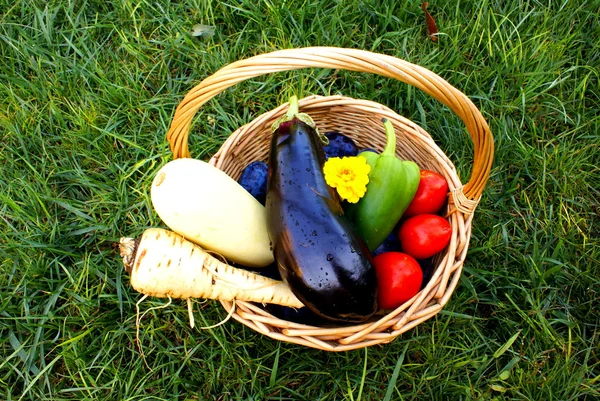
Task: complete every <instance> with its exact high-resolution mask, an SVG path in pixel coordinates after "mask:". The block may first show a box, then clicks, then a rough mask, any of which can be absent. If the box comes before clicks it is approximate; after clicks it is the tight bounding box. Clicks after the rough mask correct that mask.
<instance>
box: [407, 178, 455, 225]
mask: <svg viewBox="0 0 600 401" xmlns="http://www.w3.org/2000/svg"><path fill="white" fill-rule="evenodd" d="M447 199H448V182H447V181H446V179H445V178H444V177H443V176H441V175H440V174H438V173H436V172H435V171H430V170H421V181H419V187H418V188H417V192H416V193H415V197H414V198H413V200H412V201H411V202H410V204H409V205H408V208H407V209H406V211H405V212H404V214H403V215H402V217H411V216H416V215H418V214H437V213H438V212H439V211H440V209H441V208H442V206H444V204H445V203H446V200H447Z"/></svg>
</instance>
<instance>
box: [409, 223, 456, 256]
mask: <svg viewBox="0 0 600 401" xmlns="http://www.w3.org/2000/svg"><path fill="white" fill-rule="evenodd" d="M451 236H452V226H450V223H448V220H446V219H444V218H443V217H441V216H438V215H436V214H419V215H417V216H413V217H411V218H409V219H406V220H405V221H404V222H403V223H402V225H401V226H400V229H399V230H398V239H400V244H401V245H402V251H403V252H405V253H407V254H409V255H410V256H412V257H413V258H416V259H426V258H429V257H432V256H433V255H435V254H437V253H439V252H441V251H442V250H444V248H446V246H447V245H448V243H449V242H450V237H451Z"/></svg>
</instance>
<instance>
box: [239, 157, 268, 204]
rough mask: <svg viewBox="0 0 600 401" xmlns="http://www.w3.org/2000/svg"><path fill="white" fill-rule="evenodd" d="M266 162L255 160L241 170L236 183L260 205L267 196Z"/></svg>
mask: <svg viewBox="0 0 600 401" xmlns="http://www.w3.org/2000/svg"><path fill="white" fill-rule="evenodd" d="M268 170H269V169H268V167H267V163H265V162H262V161H260V160H256V161H253V162H251V163H250V164H248V165H247V166H246V167H244V169H243V170H242V174H241V175H240V178H239V179H238V183H239V184H240V185H241V186H242V187H243V188H244V189H245V190H246V191H248V192H250V195H252V196H254V199H256V200H257V201H259V202H260V203H261V204H262V205H264V204H265V198H266V197H267V174H268Z"/></svg>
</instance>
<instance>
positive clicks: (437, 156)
mask: <svg viewBox="0 0 600 401" xmlns="http://www.w3.org/2000/svg"><path fill="white" fill-rule="evenodd" d="M286 110H287V108H286V107H284V106H281V107H279V108H277V109H275V110H272V111H270V112H268V113H265V114H263V115H261V116H259V117H257V118H256V119H254V120H253V121H252V122H250V123H248V124H246V125H245V126H243V127H241V128H239V129H238V130H236V131H235V132H234V133H233V134H232V135H231V136H230V137H229V138H228V139H227V141H226V142H225V143H224V144H223V145H222V146H221V148H220V149H219V151H218V152H217V153H216V154H215V155H214V156H213V158H212V159H211V163H212V164H214V165H216V166H217V167H219V168H220V169H221V170H223V171H225V172H226V173H227V174H228V175H230V176H231V177H232V178H234V179H238V178H239V176H240V174H241V171H242V170H243V168H244V167H245V166H246V165H247V164H249V163H250V162H253V161H256V160H262V161H267V159H268V154H269V149H270V140H271V125H272V124H273V122H274V121H276V120H277V119H278V118H279V117H280V116H281V115H283V114H284V113H285V111H286ZM300 111H301V112H304V113H308V114H309V115H310V116H311V117H312V118H313V120H314V121H315V123H316V125H317V128H318V129H319V131H320V132H321V133H325V132H328V131H339V132H341V133H343V134H345V135H348V136H349V137H351V138H352V139H353V140H354V141H355V142H356V143H357V145H358V146H359V148H372V149H375V150H377V151H381V150H382V149H383V148H384V146H385V141H386V136H385V130H384V128H383V123H382V121H381V119H382V117H386V118H388V119H389V120H390V121H391V122H392V124H393V125H394V127H395V130H396V136H397V152H396V154H397V156H398V157H399V158H402V159H407V160H413V161H415V162H416V163H417V164H418V165H419V167H420V168H421V169H428V170H433V171H436V172H438V173H440V174H442V175H443V176H445V177H446V179H447V180H448V184H449V187H450V190H452V189H454V188H460V187H461V186H462V184H461V182H460V179H459V178H458V176H457V173H456V169H455V167H454V165H453V164H452V162H451V161H450V160H449V159H448V157H447V156H446V155H445V154H444V153H443V152H442V151H441V149H440V148H439V147H438V146H437V145H436V144H435V142H434V141H433V139H432V138H431V136H430V135H429V134H428V133H427V132H425V131H424V130H423V129H421V128H420V127H419V126H418V125H416V124H415V123H413V122H411V121H410V120H408V119H406V118H404V117H401V116H399V115H397V114H396V113H394V112H393V111H392V110H390V109H389V108H387V107H385V106H382V105H380V104H378V103H375V102H371V101H365V100H354V99H350V98H345V97H341V96H335V97H320V96H312V97H309V98H305V99H302V100H300ZM457 215H458V216H457ZM449 221H450V223H451V225H452V228H453V236H454V239H453V242H451V245H450V246H449V247H448V248H447V249H446V250H445V251H443V252H442V253H440V254H438V255H437V256H436V257H435V258H434V260H433V263H434V272H433V276H432V279H431V282H430V283H429V284H427V286H426V287H425V288H424V289H423V290H421V292H420V293H419V294H418V295H417V296H416V297H415V298H413V300H411V301H409V302H408V303H407V304H406V305H403V307H401V308H399V309H398V310H396V311H392V312H389V313H388V314H387V315H377V316H375V317H374V321H373V322H368V323H365V324H361V325H355V326H347V327H346V328H344V329H340V330H341V331H339V332H338V331H335V329H334V330H333V331H332V329H331V328H329V327H314V326H305V325H302V324H296V323H295V322H289V321H285V320H282V319H280V318H277V317H275V316H273V315H271V314H270V313H269V312H268V311H267V310H266V309H265V308H263V307H262V306H261V305H253V304H250V303H245V302H238V303H237V310H236V311H235V313H233V317H234V318H235V319H236V320H238V321H239V322H241V323H243V324H245V325H246V326H248V327H250V328H252V329H254V330H256V331H259V332H261V333H263V334H265V335H268V336H270V337H272V338H275V339H278V340H282V341H288V342H293V343H298V344H303V345H307V346H310V347H314V348H319V349H327V350H336V351H341V350H347V349H355V348H360V347H363V346H368V345H372V344H376V343H385V342H389V341H391V340H392V339H393V338H395V337H396V336H397V335H399V334H400V333H402V332H404V331H406V330H408V329H410V328H411V327H414V326H416V325H417V324H419V323H420V322H422V321H424V320H426V319H428V318H430V317H431V316H433V315H435V314H437V312H438V311H439V310H440V309H441V307H442V305H443V304H444V303H445V302H446V301H447V300H448V298H449V295H450V294H451V293H452V291H453V290H454V286H455V285H456V281H457V279H458V277H456V276H457V275H460V271H461V267H462V262H463V261H464V258H465V256H466V248H467V245H468V239H469V237H470V219H469V220H467V221H465V219H464V216H462V215H461V214H459V213H457V214H454V215H453V217H451V218H449ZM434 281H435V282H434ZM450 281H452V283H453V284H450ZM221 304H222V305H223V306H224V307H225V309H226V310H227V311H230V310H231V308H232V307H233V305H232V304H231V303H229V302H226V301H221ZM382 316H383V317H382ZM369 325H372V327H371V328H369V327H368V326H369ZM306 330H308V331H306ZM357 333H358V334H360V335H358V334H357ZM361 333H364V335H363V334H361Z"/></svg>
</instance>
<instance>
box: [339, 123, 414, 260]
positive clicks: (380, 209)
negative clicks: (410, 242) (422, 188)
mask: <svg viewBox="0 0 600 401" xmlns="http://www.w3.org/2000/svg"><path fill="white" fill-rule="evenodd" d="M382 121H383V125H384V127H385V133H386V137H387V143H386V145H385V149H384V150H383V152H381V154H379V155H377V154H375V153H373V152H361V153H360V155H361V156H365V157H366V158H367V163H369V165H370V166H371V172H370V173H369V184H368V185H367V193H366V194H365V196H364V197H363V198H362V199H360V200H359V201H358V203H356V204H349V205H347V206H346V211H347V213H348V215H349V216H350V218H351V219H352V220H353V222H354V224H355V225H356V227H357V229H358V232H359V234H360V235H361V236H362V238H364V240H365V242H366V243H367V246H368V247H369V250H371V251H374V250H375V249H376V248H377V247H378V246H379V245H380V244H381V243H382V242H383V240H384V239H385V238H386V237H387V236H388V235H389V234H390V233H391V232H392V230H393V229H394V226H395V225H396V223H398V221H399V220H400V218H401V217H402V214H403V213H404V211H405V210H406V208H407V207H408V205H409V204H410V202H411V201H412V199H413V197H414V196H415V193H416V191H417V188H418V186H419V179H420V176H419V166H418V165H417V164H416V163H415V162H413V161H409V160H400V159H399V158H397V157H396V134H395V133H394V127H393V126H392V123H391V122H390V121H389V120H387V119H383V120H382Z"/></svg>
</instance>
